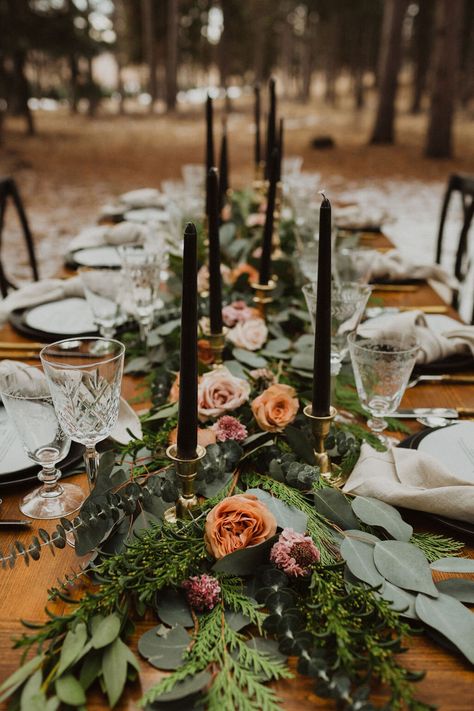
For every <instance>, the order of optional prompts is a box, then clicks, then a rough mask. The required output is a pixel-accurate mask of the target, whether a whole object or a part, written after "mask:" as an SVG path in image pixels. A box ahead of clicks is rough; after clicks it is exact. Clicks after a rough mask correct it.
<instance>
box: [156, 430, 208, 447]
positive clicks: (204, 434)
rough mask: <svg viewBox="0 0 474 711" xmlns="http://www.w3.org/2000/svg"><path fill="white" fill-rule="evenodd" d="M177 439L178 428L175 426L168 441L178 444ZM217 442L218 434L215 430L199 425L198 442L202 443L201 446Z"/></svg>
mask: <svg viewBox="0 0 474 711" xmlns="http://www.w3.org/2000/svg"><path fill="white" fill-rule="evenodd" d="M177 439H178V428H177V427H175V428H174V429H172V430H171V432H170V433H169V435H168V441H169V443H170V444H176V442H177ZM216 442H217V435H216V433H215V432H214V430H211V429H209V428H202V427H198V444H200V445H201V447H207V446H208V445H209V444H216Z"/></svg>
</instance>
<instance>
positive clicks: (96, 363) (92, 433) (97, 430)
mask: <svg viewBox="0 0 474 711" xmlns="http://www.w3.org/2000/svg"><path fill="white" fill-rule="evenodd" d="M70 340H71V339H67V340H65V341H58V342H56V343H52V344H51V345H49V346H46V347H45V348H43V350H42V351H41V353H40V357H41V362H42V364H43V368H44V372H45V374H46V377H47V379H48V383H49V388H50V390H51V395H52V397H53V402H54V407H55V410H56V414H57V416H58V420H59V422H60V424H61V427H62V428H63V430H64V431H65V432H66V433H67V434H68V435H69V437H70V438H71V439H72V440H74V441H75V442H80V443H81V444H84V445H85V447H86V449H85V453H84V463H85V466H86V472H87V476H88V480H89V487H90V488H91V489H92V488H93V486H94V485H95V482H96V479H97V471H98V467H99V454H98V452H97V450H96V444H97V443H98V442H101V441H102V440H104V439H105V438H106V437H108V435H109V434H110V432H111V431H112V429H113V427H114V425H115V423H116V422H117V419H118V414H119V407H120V386H121V382H122V372H123V360H124V353H125V346H124V345H123V343H120V342H119V341H115V340H112V339H108V340H107V339H103V338H102V339H98V338H82V339H81V340H80V341H79V344H80V345H79V346H78V348H77V349H76V350H74V351H73V350H70V349H69V350H68V344H69V342H70ZM98 340H100V341H105V343H102V344H97V341H98ZM98 345H100V347H101V349H102V350H103V355H101V356H99V355H97V346H98Z"/></svg>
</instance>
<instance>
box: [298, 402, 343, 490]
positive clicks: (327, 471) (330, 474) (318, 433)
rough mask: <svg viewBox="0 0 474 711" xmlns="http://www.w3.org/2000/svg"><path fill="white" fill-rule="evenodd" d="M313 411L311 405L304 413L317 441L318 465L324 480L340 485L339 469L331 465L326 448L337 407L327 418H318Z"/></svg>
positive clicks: (332, 409)
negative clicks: (326, 440)
mask: <svg viewBox="0 0 474 711" xmlns="http://www.w3.org/2000/svg"><path fill="white" fill-rule="evenodd" d="M311 410H312V407H311V405H307V406H306V407H305V408H304V410H303V412H304V414H305V416H306V417H307V418H308V420H309V421H310V423H311V430H312V432H313V437H314V439H315V441H316V444H315V448H314V458H315V460H316V464H317V466H318V467H319V469H320V471H321V476H322V477H323V479H326V480H327V481H330V482H331V483H332V484H335V483H338V467H336V466H335V465H333V464H332V463H331V460H330V458H329V454H328V453H327V450H326V446H325V439H326V437H327V436H328V434H329V430H330V428H331V422H332V421H333V420H334V418H335V417H336V415H337V410H336V408H335V407H331V408H330V409H329V415H326V417H316V416H315V415H313V414H312V412H311Z"/></svg>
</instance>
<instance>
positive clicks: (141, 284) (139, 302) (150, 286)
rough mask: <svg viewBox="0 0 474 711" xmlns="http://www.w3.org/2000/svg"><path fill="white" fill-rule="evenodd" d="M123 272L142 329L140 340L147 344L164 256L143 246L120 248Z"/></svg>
mask: <svg viewBox="0 0 474 711" xmlns="http://www.w3.org/2000/svg"><path fill="white" fill-rule="evenodd" d="M119 254H120V257H121V259H122V270H123V274H124V277H125V279H126V281H127V287H129V289H130V295H131V298H132V304H133V308H134V310H135V315H136V318H137V321H138V325H139V327H140V338H141V340H142V341H144V342H146V340H147V336H148V333H149V331H150V328H151V327H152V325H153V315H154V311H155V305H156V304H155V302H156V299H157V295H158V292H159V288H160V272H161V262H162V258H163V255H161V256H160V254H159V253H158V252H151V251H150V250H149V249H147V248H146V247H143V246H142V245H132V246H128V245H127V246H123V247H119Z"/></svg>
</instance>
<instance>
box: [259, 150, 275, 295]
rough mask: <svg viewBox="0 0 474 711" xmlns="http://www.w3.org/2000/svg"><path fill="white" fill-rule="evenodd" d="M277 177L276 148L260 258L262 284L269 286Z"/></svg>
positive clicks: (271, 169) (272, 159) (273, 155)
mask: <svg viewBox="0 0 474 711" xmlns="http://www.w3.org/2000/svg"><path fill="white" fill-rule="evenodd" d="M277 177H278V148H275V149H274V150H273V153H272V157H271V162H270V176H269V178H270V182H269V186H268V196H267V212H266V215H265V226H264V228H263V240H262V256H261V258H260V275H259V283H260V284H268V281H269V279H270V269H271V260H272V237H273V219H274V212H275V197H276V186H277Z"/></svg>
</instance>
